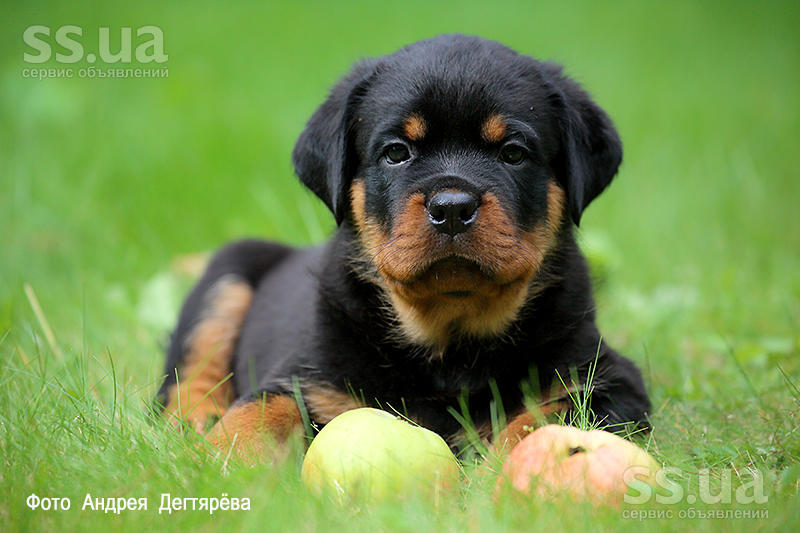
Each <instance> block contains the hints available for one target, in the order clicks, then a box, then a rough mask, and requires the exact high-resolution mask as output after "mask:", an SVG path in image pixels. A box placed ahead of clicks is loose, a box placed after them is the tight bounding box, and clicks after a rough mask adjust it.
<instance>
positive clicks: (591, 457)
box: [496, 425, 660, 505]
mask: <svg viewBox="0 0 800 533" xmlns="http://www.w3.org/2000/svg"><path fill="white" fill-rule="evenodd" d="M659 469H660V466H659V465H658V463H657V462H656V461H655V459H653V457H652V456H650V454H648V453H647V452H646V451H644V450H643V449H641V448H639V447H638V446H636V445H635V444H633V443H632V442H630V441H627V440H625V439H623V438H621V437H618V436H616V435H614V434H612V433H608V432H607V431H600V430H593V431H582V430H580V429H577V428H573V427H567V426H558V425H548V426H544V427H541V428H539V429H537V430H536V431H534V432H533V433H531V434H530V435H528V436H527V437H525V438H524V439H522V441H521V442H520V443H519V444H517V445H516V446H515V447H514V449H513V450H511V453H510V454H509V456H508V458H507V459H506V461H505V463H504V464H503V476H501V477H500V478H499V479H498V480H497V487H496V489H497V490H498V491H499V490H501V489H502V487H503V486H504V484H505V483H506V481H508V482H510V483H511V486H512V487H513V488H514V489H516V490H518V491H520V492H522V493H524V494H534V495H536V496H539V497H554V496H558V495H567V496H570V497H572V498H574V499H578V500H588V501H590V502H592V503H594V504H603V503H605V504H611V505H619V504H620V503H621V502H622V498H623V496H624V495H625V492H626V491H627V489H628V483H629V482H631V480H632V479H633V478H634V477H635V478H636V479H637V480H638V481H640V482H644V483H650V484H652V483H653V482H654V479H655V475H656V472H657V471H658V470H659Z"/></svg>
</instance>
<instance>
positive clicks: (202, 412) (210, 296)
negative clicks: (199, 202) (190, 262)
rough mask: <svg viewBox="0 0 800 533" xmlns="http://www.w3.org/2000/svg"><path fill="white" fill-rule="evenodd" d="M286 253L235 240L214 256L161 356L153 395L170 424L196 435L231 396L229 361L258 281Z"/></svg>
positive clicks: (220, 413) (268, 244)
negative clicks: (162, 372)
mask: <svg viewBox="0 0 800 533" xmlns="http://www.w3.org/2000/svg"><path fill="white" fill-rule="evenodd" d="M285 253H286V248H284V247H282V246H278V245H273V244H270V243H265V242H261V241H240V242H236V243H234V244H231V245H228V246H226V247H225V248H223V249H222V250H221V251H220V252H218V253H217V254H216V255H215V256H214V258H213V259H212V260H211V262H210V263H209V266H208V268H207V270H206V272H205V273H204V274H203V276H202V277H201V279H200V281H199V282H198V283H197V285H196V286H195V288H194V289H193V290H192V292H191V294H190V295H189V297H188V298H187V300H186V302H185V303H184V306H183V309H182V310H181V314H180V317H179V319H178V326H177V328H176V329H175V332H174V333H173V334H172V338H171V341H170V347H169V350H168V352H167V362H166V378H165V380H164V383H163V384H162V386H161V390H160V391H159V394H158V400H159V401H160V402H161V404H162V405H163V406H164V407H165V411H166V412H167V414H168V415H169V416H170V418H171V421H172V423H173V424H175V425H180V424H181V423H182V422H184V421H185V422H187V423H189V425H190V426H191V427H193V428H194V429H195V430H196V431H202V430H203V429H204V428H205V427H206V424H207V423H208V422H209V420H210V419H211V418H212V417H221V416H222V415H223V414H224V413H225V411H226V409H227V408H228V406H229V405H230V403H231V401H233V399H234V397H235V391H234V389H233V382H232V380H231V370H232V364H231V363H232V358H233V353H234V348H235V346H236V341H237V340H238V337H239V332H240V331H241V328H242V324H243V322H244V319H245V317H246V316H247V312H248V311H249V309H250V304H251V302H252V299H253V288H254V287H255V285H256V284H257V283H258V280H259V279H260V278H261V277H262V276H263V274H264V273H265V272H267V271H268V270H269V269H270V268H271V267H272V266H273V265H274V264H275V263H276V262H277V261H279V260H280V259H281V258H282V257H283V256H284V255H285Z"/></svg>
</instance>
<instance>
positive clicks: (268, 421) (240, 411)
mask: <svg viewBox="0 0 800 533" xmlns="http://www.w3.org/2000/svg"><path fill="white" fill-rule="evenodd" d="M302 430H303V421H302V418H301V415H300V410H299V409H298V407H297V403H295V401H294V400H293V399H292V398H290V397H289V396H284V395H263V396H262V397H260V398H257V399H252V400H247V401H241V402H237V403H236V404H234V405H233V406H232V407H231V408H230V409H229V410H228V411H227V412H226V413H225V415H224V416H223V417H222V419H221V420H220V421H219V422H217V423H216V424H215V425H214V427H213V428H211V430H210V431H209V432H208V435H206V439H207V440H208V442H210V443H211V444H212V445H214V446H215V447H217V448H219V450H220V451H222V452H223V453H225V454H234V453H235V454H236V455H237V456H238V457H239V458H240V459H242V460H243V461H244V462H246V463H249V464H254V463H258V462H262V461H267V460H276V461H280V460H282V459H284V458H285V456H286V446H284V445H285V443H286V441H287V440H289V438H291V437H292V436H293V435H299V434H301V433H302Z"/></svg>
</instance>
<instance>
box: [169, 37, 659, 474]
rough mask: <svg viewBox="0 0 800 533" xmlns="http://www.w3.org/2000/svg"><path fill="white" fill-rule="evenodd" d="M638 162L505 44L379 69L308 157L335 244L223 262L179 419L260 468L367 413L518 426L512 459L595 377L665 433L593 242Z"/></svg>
mask: <svg viewBox="0 0 800 533" xmlns="http://www.w3.org/2000/svg"><path fill="white" fill-rule="evenodd" d="M621 159H622V146H621V143H620V139H619V136H618V135H617V132H616V130H615V128H614V125H613V124H612V122H611V120H610V119H609V117H608V116H607V115H606V113H605V112H603V110H602V109H600V108H599V107H598V106H597V105H596V104H595V103H594V102H593V101H592V100H591V98H590V97H589V96H588V94H587V93H586V92H584V91H583V90H582V89H581V88H580V87H579V86H578V84H577V83H575V82H574V81H572V80H570V79H568V78H567V77H565V76H564V74H563V73H562V70H561V68H560V67H558V66H557V65H554V64H552V63H547V62H540V61H536V60H534V59H531V58H529V57H527V56H524V55H520V54H518V53H516V52H515V51H513V50H511V49H509V48H507V47H505V46H503V45H501V44H499V43H497V42H492V41H487V40H483V39H480V38H477V37H468V36H462V35H447V36H439V37H436V38H433V39H429V40H425V41H421V42H418V43H415V44H412V45H410V46H407V47H405V48H402V49H401V50H399V51H397V52H395V53H393V54H391V55H388V56H385V57H380V58H376V59H368V60H365V61H362V62H360V63H358V64H357V65H356V66H355V67H354V68H353V69H352V71H351V72H350V73H349V74H348V75H347V76H345V77H344V78H343V79H342V80H341V81H340V82H339V83H338V84H337V85H336V86H335V87H334V88H333V89H332V91H331V92H330V95H329V97H328V99H327V100H326V101H325V102H324V103H323V104H322V105H321V106H320V107H319V109H317V111H316V112H315V113H314V115H313V116H312V117H311V119H310V120H309V122H308V124H307V126H306V128H305V130H304V131H303V133H302V134H301V135H300V138H299V139H298V141H297V145H296V146H295V148H294V152H293V154H292V160H293V163H294V166H295V169H296V172H297V175H298V176H299V178H300V180H301V181H302V182H303V184H304V185H305V186H306V187H308V188H309V189H310V190H311V191H313V192H314V194H316V195H317V196H318V197H319V198H320V199H322V201H323V202H325V204H326V205H327V206H328V207H329V208H330V210H331V211H332V213H333V215H334V217H335V218H336V222H337V224H338V227H337V229H336V231H335V233H334V235H333V237H332V238H331V240H330V241H328V242H327V243H325V244H323V245H321V246H317V247H313V248H307V249H295V248H290V247H287V246H283V245H281V244H274V243H269V242H263V241H259V240H247V241H240V242H236V243H233V244H230V245H228V246H226V247H224V248H223V249H222V250H221V251H219V252H218V253H217V254H216V255H215V257H214V258H213V259H212V260H211V262H210V264H209V266H208V268H207V270H206V272H205V274H204V275H203V276H202V278H201V279H200V280H199V282H198V283H197V286H196V287H195V288H194V290H193V291H192V292H191V294H190V295H189V296H188V298H187V300H186V302H185V304H184V306H183V309H182V311H181V313H180V317H179V320H178V325H177V328H176V329H175V332H174V333H173V335H172V338H171V344H170V346H169V350H168V354H167V361H166V379H165V381H164V383H163V386H162V388H161V390H160V398H161V401H162V402H163V405H164V406H165V408H166V411H167V412H168V413H169V414H170V415H171V416H172V419H173V420H180V421H185V422H188V423H189V424H190V425H191V426H192V427H194V428H195V429H196V430H197V431H204V430H205V429H206V428H207V426H209V425H210V424H211V423H212V422H214V421H216V419H217V418H219V421H217V422H216V424H215V425H214V426H213V427H212V428H211V429H210V431H209V432H208V434H207V438H208V440H209V441H210V442H211V443H212V444H214V445H216V446H218V447H219V448H221V449H223V450H226V451H227V450H229V449H230V448H231V447H232V446H233V447H235V448H236V450H237V452H238V453H239V454H240V455H242V456H243V457H246V458H250V459H252V460H258V459H261V458H263V457H265V456H266V455H268V454H269V450H270V449H271V448H270V447H269V446H274V443H275V442H277V443H281V442H283V441H285V440H286V439H287V438H288V437H289V436H290V435H292V434H293V433H295V432H297V431H298V430H299V431H302V428H303V425H304V424H303V416H301V413H303V415H305V413H307V415H308V420H309V421H310V422H311V423H312V424H314V425H316V426H317V427H321V426H323V425H324V424H326V423H327V422H328V421H330V420H331V419H332V418H333V417H335V416H336V415H338V414H340V413H342V412H344V411H346V410H348V409H353V408H357V407H359V406H374V407H381V408H384V409H387V410H397V411H398V412H400V413H402V414H404V415H406V416H408V417H409V418H411V419H413V420H415V421H416V422H418V423H419V424H420V425H422V426H424V427H427V428H429V429H431V430H433V431H436V432H437V433H439V434H440V435H442V436H443V437H445V438H446V439H448V440H449V441H450V442H451V443H452V444H453V445H454V446H455V445H456V444H457V443H458V442H459V440H460V438H462V437H463V436H464V434H465V431H464V428H463V427H462V424H461V422H459V420H457V417H456V416H454V413H458V414H460V415H461V416H462V417H463V418H468V419H470V420H471V421H472V423H473V425H474V428H475V429H476V430H477V432H478V434H479V435H480V436H481V437H484V438H487V439H488V438H490V437H491V435H492V419H493V418H494V419H495V420H497V418H498V417H497V416H493V414H494V415H496V414H497V412H498V411H499V410H500V409H502V412H504V413H505V414H506V417H507V420H508V421H509V422H508V425H507V427H506V428H505V429H504V430H503V431H502V432H500V434H499V435H495V439H496V442H499V443H500V444H501V445H513V444H514V443H516V441H517V440H518V439H520V438H521V437H522V436H524V435H525V434H526V432H527V431H528V429H529V427H531V426H535V425H536V424H537V421H538V420H541V418H540V414H541V413H544V414H547V413H550V412H553V411H555V410H564V409H567V410H568V409H570V408H571V406H572V404H571V402H570V401H568V394H569V393H570V392H573V393H574V392H575V390H576V389H580V388H581V387H582V384H583V383H584V382H585V380H586V379H587V375H589V374H592V375H593V382H592V391H591V409H592V411H593V412H594V413H595V415H596V416H597V418H598V419H599V420H602V421H603V422H604V423H605V424H621V423H638V424H642V425H646V424H647V422H646V414H647V412H648V409H649V401H648V398H647V393H646V391H645V387H644V384H643V382H642V378H641V375H640V373H639V371H638V370H637V369H636V367H635V366H634V365H633V363H631V362H630V361H629V360H627V359H625V358H623V357H622V356H620V355H619V354H617V352H615V351H614V350H613V349H611V348H610V347H609V346H607V345H606V344H605V342H603V340H602V338H601V335H600V333H599V332H598V329H597V327H596V325H595V305H594V302H593V300H592V291H591V283H590V276H589V273H588V269H587V265H586V262H585V260H584V259H583V257H582V255H581V253H580V250H579V248H578V246H577V245H576V242H575V238H574V235H573V226H575V225H577V224H578V223H579V222H580V219H581V214H582V213H583V211H584V209H586V206H587V205H589V203H590V202H591V201H592V200H593V199H594V198H595V197H596V196H597V195H599V194H600V193H601V192H602V191H603V189H605V188H606V186H608V184H609V182H610V181H611V179H612V178H613V177H614V175H615V174H616V173H617V168H618V166H619V164H620V162H621ZM531 396H532V397H531ZM298 402H302V405H299V404H298ZM493 411H494V412H493ZM495 425H496V424H495ZM495 429H496V427H495ZM495 433H496V432H495ZM473 436H474V433H473ZM269 442H271V443H272V445H268V444H267V443H269Z"/></svg>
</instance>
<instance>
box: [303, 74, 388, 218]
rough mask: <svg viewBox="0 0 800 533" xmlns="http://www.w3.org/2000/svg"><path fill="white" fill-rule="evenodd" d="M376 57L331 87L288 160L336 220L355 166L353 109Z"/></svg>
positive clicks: (345, 203)
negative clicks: (352, 137) (352, 140)
mask: <svg viewBox="0 0 800 533" xmlns="http://www.w3.org/2000/svg"><path fill="white" fill-rule="evenodd" d="M376 67H377V61H375V60H367V61H364V62H361V63H359V64H357V65H356V66H355V67H354V68H353V70H352V71H351V72H350V73H349V74H348V75H347V76H345V77H344V78H343V79H342V80H341V81H339V83H337V84H336V85H335V86H334V87H333V89H331V92H330V95H329V96H328V99H327V100H326V101H325V102H324V103H323V104H322V105H321V106H320V107H319V108H318V109H317V110H316V112H315V113H314V114H313V115H312V116H311V119H309V121H308V123H307V124H306V128H305V130H303V133H301V134H300V138H299V139H297V143H296V144H295V146H294V150H293V151H292V163H293V164H294V168H295V172H296V173H297V176H298V177H299V178H300V181H301V182H303V184H304V185H305V186H306V187H308V188H309V189H310V190H311V191H312V192H313V193H314V194H316V195H317V196H319V197H320V198H321V199H322V201H323V202H325V205H327V206H328V208H329V209H330V210H331V212H333V215H334V217H335V218H336V223H337V224H340V223H341V222H342V220H343V219H344V217H345V214H346V212H347V209H348V207H347V206H348V201H347V198H348V196H347V191H348V188H349V186H350V181H351V180H352V175H351V173H352V172H353V171H354V170H355V166H356V162H355V161H354V159H355V153H354V152H355V151H354V149H353V147H352V146H351V139H350V137H351V136H352V135H351V134H352V130H353V128H354V125H355V117H354V116H353V112H354V110H355V108H356V106H357V105H358V102H359V101H360V98H361V97H362V96H363V95H364V93H365V92H366V90H367V88H368V86H369V83H370V81H371V79H372V77H373V75H374V74H375V72H376Z"/></svg>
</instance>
